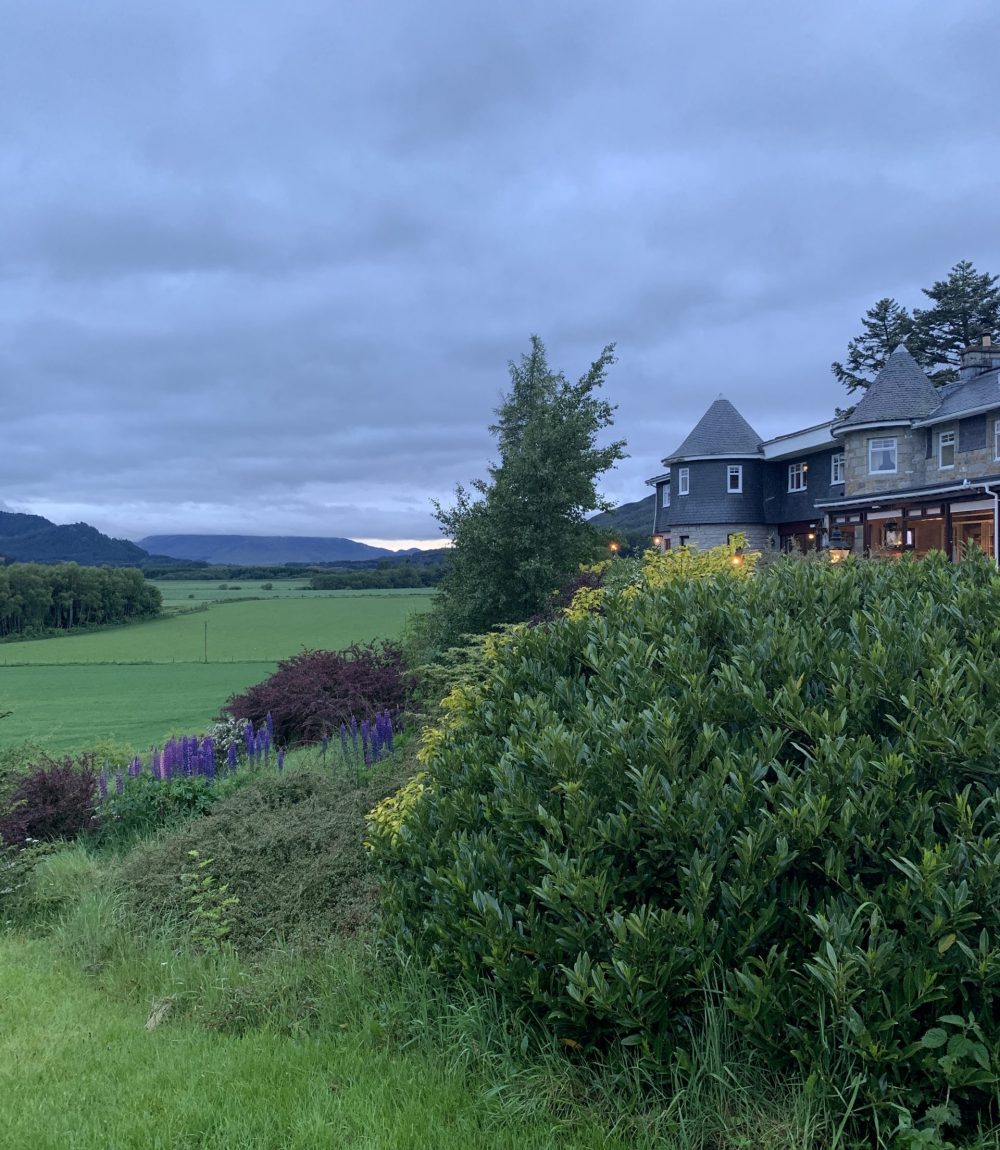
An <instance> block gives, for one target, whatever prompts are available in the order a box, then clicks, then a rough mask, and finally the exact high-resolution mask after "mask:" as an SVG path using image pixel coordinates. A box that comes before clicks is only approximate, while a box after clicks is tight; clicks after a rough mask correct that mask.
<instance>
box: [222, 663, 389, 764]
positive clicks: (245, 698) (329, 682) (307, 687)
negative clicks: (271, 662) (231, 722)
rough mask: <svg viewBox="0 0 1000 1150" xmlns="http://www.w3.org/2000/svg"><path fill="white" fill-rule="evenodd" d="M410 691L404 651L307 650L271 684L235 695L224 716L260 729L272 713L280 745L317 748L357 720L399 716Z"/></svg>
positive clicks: (281, 666) (282, 667) (284, 666)
mask: <svg viewBox="0 0 1000 1150" xmlns="http://www.w3.org/2000/svg"><path fill="white" fill-rule="evenodd" d="M408 688H409V677H408V675H407V674H406V672H405V669H404V666H403V652H402V649H401V648H400V647H398V646H397V645H396V644H395V643H364V644H362V643H355V644H354V645H353V646H351V647H348V648H346V649H345V650H343V651H302V652H300V653H299V654H298V655H293V656H292V657H291V658H290V659H285V660H284V661H283V662H281V663H279V664H278V669H277V671H275V672H274V674H273V675H272V676H271V677H270V678H269V679H265V680H264V681H263V683H258V684H257V685H256V686H254V687H250V688H249V689H248V690H246V691H244V692H243V693H242V694H238V695H233V696H232V698H230V699H229V700H228V701H227V703H226V705H225V706H224V707H223V715H224V716H225V715H231V716H233V717H234V718H236V719H250V720H251V721H252V722H253V724H254V725H255V726H259V725H260V724H261V723H263V722H264V721H265V720H266V718H267V715H268V713H269V712H270V715H271V718H272V720H273V722H274V739H275V741H276V742H277V743H279V744H280V745H282V746H290V745H292V744H294V743H311V742H317V741H318V740H319V739H322V737H323V736H324V735H332V734H334V733H335V732H337V731H338V730H339V729H340V724H341V723H350V721H351V716H352V715H353V716H354V717H355V718H356V719H358V720H359V721H360V720H362V719H373V718H374V717H375V715H376V713H377V712H379V711H391V712H395V710H396V709H397V708H398V707H401V706H403V704H404V702H405V701H406V694H407V690H408Z"/></svg>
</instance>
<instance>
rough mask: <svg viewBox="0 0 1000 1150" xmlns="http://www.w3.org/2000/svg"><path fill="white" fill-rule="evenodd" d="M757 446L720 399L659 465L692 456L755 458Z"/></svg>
mask: <svg viewBox="0 0 1000 1150" xmlns="http://www.w3.org/2000/svg"><path fill="white" fill-rule="evenodd" d="M760 444H761V439H760V436H759V435H758V434H757V432H756V431H754V429H753V428H752V427H751V426H750V424H749V423H747V421H746V420H745V419H744V418H743V416H742V415H740V413H739V412H738V411H737V410H736V408H735V407H733V405H732V404H731V403H730V402H729V400H728V399H726V398H724V397H723V396H721V395H720V396H719V398H718V399H717V400H716V401H715V402H714V403H713V404H712V406H711V407H710V408H709V409H708V411H706V412H705V414H704V415H703V416H702V417H701V419H699V420H698V422H697V423H696V424H695V426H694V429H693V430H692V432H691V434H690V435H689V436H688V437H687V439H685V440H684V442H683V443H682V444H681V445H680V447H678V448H677V450H676V451H674V452H673V453H672V454H671V455H668V456H667V457H666V458H665V459H664V460H663V462H664V463H670V462H671V461H672V460H676V459H685V458H689V457H691V456H695V455H718V456H720V457H724V456H727V455H758V454H760Z"/></svg>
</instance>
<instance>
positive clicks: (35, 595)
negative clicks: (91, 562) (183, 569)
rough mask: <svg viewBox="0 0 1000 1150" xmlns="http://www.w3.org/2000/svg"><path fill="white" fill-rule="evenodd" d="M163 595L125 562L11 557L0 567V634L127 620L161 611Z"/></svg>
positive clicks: (46, 630) (70, 628) (33, 632)
mask: <svg viewBox="0 0 1000 1150" xmlns="http://www.w3.org/2000/svg"><path fill="white" fill-rule="evenodd" d="M162 602H163V600H162V596H161V595H160V592H159V590H158V589H157V588H156V587H154V586H152V584H150V583H147V582H146V580H145V579H144V578H143V575H142V572H141V571H137V570H135V569H134V568H128V567H78V566H77V565H76V564H75V563H60V564H58V565H57V566H49V565H47V564H45V565H43V564H41V563H12V564H10V566H7V567H0V637H2V638H7V637H10V636H13V635H20V636H25V635H32V634H44V633H46V632H48V631H56V630H58V631H69V630H72V629H73V628H74V627H93V626H97V625H102V624H108V623H129V622H132V621H134V620H136V619H145V618H150V617H152V616H155V615H158V614H159V613H160V607H161V605H162Z"/></svg>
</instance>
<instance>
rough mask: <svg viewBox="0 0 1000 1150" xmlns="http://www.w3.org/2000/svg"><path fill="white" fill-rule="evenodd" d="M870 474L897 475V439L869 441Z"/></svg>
mask: <svg viewBox="0 0 1000 1150" xmlns="http://www.w3.org/2000/svg"><path fill="white" fill-rule="evenodd" d="M868 474H869V475H895V474H896V440H895V439H869V440H868Z"/></svg>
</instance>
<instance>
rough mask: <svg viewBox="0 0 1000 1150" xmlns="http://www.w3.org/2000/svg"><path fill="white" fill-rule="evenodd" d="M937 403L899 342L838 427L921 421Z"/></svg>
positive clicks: (932, 389) (938, 398) (936, 395)
mask: <svg viewBox="0 0 1000 1150" xmlns="http://www.w3.org/2000/svg"><path fill="white" fill-rule="evenodd" d="M940 403H941V396H940V394H939V392H938V390H937V388H936V387H935V386H934V384H933V383H931V381H930V380H929V379H928V378H927V376H926V375H925V374H924V372H923V371H922V370H921V368H920V365H919V364H918V363H917V361H916V360H915V359H914V358H913V356H912V355H910V353H909V351H907V349H906V345H905V344H902V343H901V344H900V345H899V347H897V348H896V350H895V351H894V352H893V353H892V355H890V356H889V358H888V359H887V360H886V362H885V367H883V368H882V370H881V371H880V372H879V373H878V375H877V376H876V377H875V379H874V382H873V383H872V385H871V386H870V387H869V388H868V390H867V391H866V392H865V395H864V398H863V399H862V400H861V402H860V403H859V404H858V405H857V407H855V409H854V410H853V411H852V412H851V414H850V415H849V416H848V417H847V418H846V419H844V420H842V421H841V422H840V424H839V425H838V426H839V427H842V428H849V427H852V426H855V425H857V424H864V423H891V422H892V421H893V420H901V421H902V420H911V419H922V418H923V417H924V416H926V415H930V413H931V412H932V411H933V410H934V409H935V408H936V407H938V406H939V405H940Z"/></svg>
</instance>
